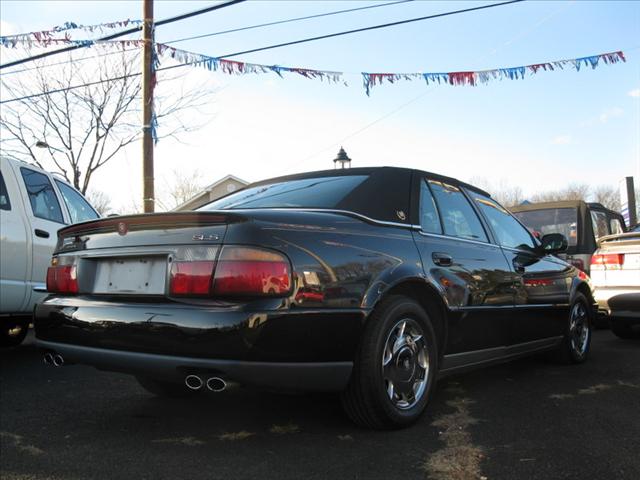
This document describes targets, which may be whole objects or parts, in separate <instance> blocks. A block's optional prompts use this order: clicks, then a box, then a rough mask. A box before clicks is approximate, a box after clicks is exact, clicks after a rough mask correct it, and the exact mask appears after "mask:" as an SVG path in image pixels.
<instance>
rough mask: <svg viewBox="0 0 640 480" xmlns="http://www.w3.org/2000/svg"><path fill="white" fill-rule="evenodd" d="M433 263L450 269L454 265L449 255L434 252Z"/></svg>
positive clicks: (432, 255)
mask: <svg viewBox="0 0 640 480" xmlns="http://www.w3.org/2000/svg"><path fill="white" fill-rule="evenodd" d="M431 258H432V259H433V263H435V264H436V265H440V266H441V267H450V266H451V265H453V258H451V255H449V254H448V253H439V252H433V253H432V254H431Z"/></svg>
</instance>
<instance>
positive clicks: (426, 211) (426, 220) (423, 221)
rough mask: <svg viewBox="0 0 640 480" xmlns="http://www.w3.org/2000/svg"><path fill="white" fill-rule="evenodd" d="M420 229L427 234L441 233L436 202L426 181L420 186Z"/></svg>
mask: <svg viewBox="0 0 640 480" xmlns="http://www.w3.org/2000/svg"><path fill="white" fill-rule="evenodd" d="M420 228H421V229H422V231H423V232H427V233H442V226H441V225H440V218H439V216H438V210H437V208H436V202H435V200H434V199H433V195H432V193H431V190H430V189H429V185H428V184H427V182H426V181H423V182H422V184H421V186H420Z"/></svg>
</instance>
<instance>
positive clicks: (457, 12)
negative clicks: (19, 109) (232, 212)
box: [0, 0, 525, 104]
mask: <svg viewBox="0 0 640 480" xmlns="http://www.w3.org/2000/svg"><path fill="white" fill-rule="evenodd" d="M241 1H243V0H241ZM523 1H525V0H511V1H508V2H502V3H493V4H489V5H483V6H481V7H472V8H466V9H462V10H454V11H451V12H444V13H438V14H435V15H429V16H426V17H418V18H412V19H407V20H401V21H398V22H391V23H386V24H382V25H374V26H371V27H364V28H359V29H355V30H347V31H345V32H337V33H332V34H328V35H322V36H320V37H313V38H307V39H302V40H296V41H293V42H288V43H285V44H278V45H272V46H268V47H261V48H256V49H253V50H247V51H244V52H236V53H230V54H227V55H222V56H220V57H216V58H227V57H234V56H237V55H242V54H244V53H251V52H257V51H262V50H269V49H272V48H279V47H283V46H286V45H294V44H298V43H304V42H310V41H314V40H321V39H324V38H330V37H336V36H339V35H347V34H350V33H358V32H363V31H367V30H374V29H379V28H385V27H392V26H396V25H401V24H405V23H410V22H417V21H420V20H428V19H433V18H439V17H444V16H448V15H455V14H459V13H467V12H471V11H475V10H482V9H487V8H493V7H499V6H502V5H509V4H512V3H519V2H523ZM225 5H226V4H225ZM200 62H201V60H197V61H194V62H186V63H179V64H177V65H171V66H169V67H163V68H158V69H157V70H156V72H161V71H165V70H173V69H174V68H181V67H186V66H188V65H193V64H196V63H200ZM139 75H141V73H140V72H138V73H130V74H127V75H123V76H120V77H114V78H106V79H103V80H99V81H95V82H89V83H84V84H81V85H74V86H72V87H65V88H60V89H55V90H49V91H47V92H40V93H34V94H32V95H26V96H23V97H18V98H12V99H9V100H3V101H0V104H5V103H11V102H17V101H20V100H27V99H30V98H35V97H41V96H43V95H49V94H52V93H59V92H63V91H65V90H74V89H76V88H82V87H89V86H92V85H98V84H100V83H104V82H108V81H117V80H123V79H125V78H129V77H136V76H139Z"/></svg>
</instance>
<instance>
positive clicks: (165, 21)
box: [0, 0, 246, 70]
mask: <svg viewBox="0 0 640 480" xmlns="http://www.w3.org/2000/svg"><path fill="white" fill-rule="evenodd" d="M245 1H246V0H229V1H228V2H225V3H219V4H217V5H212V6H209V7H206V8H201V9H199V10H195V11H193V12H188V13H183V14H181V15H176V16H174V17H169V18H165V19H163V20H159V21H157V22H154V25H155V26H161V25H166V24H168V23H173V22H177V21H179V20H185V19H187V18H190V17H195V16H196V15H202V14H203V13H208V12H212V11H214V10H220V9H222V8H226V7H231V6H233V5H236V4H238V3H242V2H245ZM140 30H142V25H138V26H136V27H132V28H128V29H126V30H122V31H120V32H116V33H113V34H111V35H107V36H105V37H101V38H98V39H96V40H93V41H87V42H86V43H83V44H80V45H71V46H69V47H64V48H60V49H58V50H53V51H49V52H43V53H39V54H37V55H32V56H30V57H26V58H21V59H19V60H14V61H13V62H8V63H3V64H2V65H0V70H1V69H3V68H7V67H13V66H15V65H20V64H22V63H26V62H31V61H33V60H39V59H40V58H45V57H49V56H51V55H58V54H60V53H65V52H70V51H72V50H77V49H79V48H86V47H88V46H90V45H92V43H93V42H100V41H106V40H113V39H114V38H118V37H122V36H125V35H129V34H131V33H135V32H139V31H140Z"/></svg>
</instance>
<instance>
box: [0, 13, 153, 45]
mask: <svg viewBox="0 0 640 480" xmlns="http://www.w3.org/2000/svg"><path fill="white" fill-rule="evenodd" d="M131 25H142V20H129V19H127V20H120V21H117V22H108V23H99V24H97V25H79V24H77V23H75V22H64V23H63V24H62V25H58V26H56V27H53V28H52V29H51V30H42V31H40V32H29V33H19V34H17V35H5V36H2V37H0V45H2V46H11V47H15V46H16V45H17V44H18V43H21V42H23V41H25V40H35V41H37V42H44V41H47V40H49V41H51V40H56V39H59V38H60V37H59V36H58V34H60V33H61V32H66V33H65V34H64V36H63V37H62V38H61V40H70V37H69V30H83V31H85V32H91V33H93V32H95V31H98V32H103V31H104V30H111V29H114V28H124V27H128V26H131Z"/></svg>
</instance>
